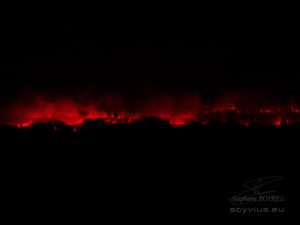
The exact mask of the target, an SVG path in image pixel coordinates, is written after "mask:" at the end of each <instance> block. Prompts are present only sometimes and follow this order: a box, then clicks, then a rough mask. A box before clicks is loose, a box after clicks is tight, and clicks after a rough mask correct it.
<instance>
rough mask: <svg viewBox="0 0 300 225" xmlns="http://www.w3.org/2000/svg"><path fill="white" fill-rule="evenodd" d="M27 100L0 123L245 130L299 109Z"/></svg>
mask: <svg viewBox="0 0 300 225" xmlns="http://www.w3.org/2000/svg"><path fill="white" fill-rule="evenodd" d="M29 99H30V102H29V103H24V102H23V101H16V102H14V103H12V104H11V105H10V106H8V107H7V108H6V109H5V111H4V112H2V115H1V119H0V122H1V123H6V124H10V125H15V126H18V127H26V126H29V125H30V124H32V123H35V122H48V121H54V120H59V121H62V122H65V123H66V124H69V125H75V124H80V123H82V122H83V121H84V120H85V119H95V118H103V119H104V120H105V121H106V122H110V123H116V122H122V123H130V122H132V121H134V120H137V119H140V118H141V117H143V116H155V117H158V118H161V119H164V120H169V122H170V124H172V125H173V126H178V125H182V124H186V123H189V122H192V121H194V122H202V123H203V124H205V123H208V122H209V121H211V120H217V121H220V122H226V121H229V120H230V122H238V123H240V124H244V125H246V126H248V125H249V124H250V123H251V122H254V123H261V124H266V125H280V122H281V119H282V118H283V117H285V118H286V120H288V121H289V122H298V121H300V107H299V105H296V104H290V105H289V106H282V105H280V106H279V105H276V104H267V103H265V106H263V104H261V103H260V104H257V105H256V104H254V103H253V102H251V101H249V100H247V99H246V100H244V99H243V98H241V99H238V98H237V97H236V96H234V97H232V96H226V97H223V98H219V99H217V100H216V101H214V102H213V103H207V102H203V101H202V100H201V98H200V97H199V96H197V95H181V96H180V97H172V96H171V97H170V96H161V97H159V98H153V99H150V100H146V101H145V102H138V103H135V104H132V105H130V104H129V105H126V104H125V103H124V102H125V101H124V102H123V100H122V98H121V97H120V96H109V97H102V98H99V99H97V100H95V99H88V100H84V101H76V100H74V98H71V97H59V98H54V99H51V100H49V99H47V98H45V97H44V96H42V95H38V94H36V95H33V96H30V98H29ZM74 129H75V128H74ZM75 130H76V129H75Z"/></svg>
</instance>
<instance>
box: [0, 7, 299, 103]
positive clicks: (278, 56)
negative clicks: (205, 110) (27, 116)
mask: <svg viewBox="0 0 300 225" xmlns="http://www.w3.org/2000/svg"><path fill="white" fill-rule="evenodd" d="M92 8H93V7H91V8H87V10H82V11H80V10H78V9H77V10H72V9H69V10H67V11H64V9H61V10H58V11H59V12H56V11H52V10H49V11H42V10H41V11H38V10H34V11H35V12H38V14H36V13H34V14H31V13H29V12H27V13H26V12H25V15H24V14H18V15H17V16H13V15H10V16H7V17H5V18H4V19H3V20H2V22H1V23H2V28H1V30H2V32H1V33H2V35H1V39H2V40H1V43H0V44H1V53H0V73H1V99H10V98H14V97H15V96H17V95H19V94H20V93H22V92H26V91H28V90H37V91H44V90H47V91H50V92H57V93H72V92H78V91H81V90H85V89H92V90H94V91H95V92H99V93H102V92H106V91H116V92H118V93H121V94H124V95H129V96H130V95H137V94H139V93H142V92H147V93H149V92H153V93H156V92H165V91H172V92H196V93H197V92H198V93H200V94H201V95H202V96H203V97H204V98H214V97H215V96H218V95H220V94H222V92H223V91H224V90H234V89H242V90H247V91H249V92H251V91H253V90H257V89H259V90H266V91H268V92H271V94H274V95H277V96H281V98H282V99H285V98H286V96H290V95H293V96H296V97H298V95H299V91H298V84H299V80H300V79H299V76H298V73H299V71H298V70H299V69H298V61H299V56H298V53H297V52H299V44H298V36H297V35H296V33H297V32H296V27H295V25H294V24H295V18H294V15H293V13H289V15H288V14H286V13H285V14H283V13H282V12H278V11H272V10H269V11H266V10H261V12H256V11H252V10H248V11H246V10H245V9H244V8H242V10H232V11H227V10H225V9H224V10H222V9H219V10H214V9H213V10H211V11H207V10H205V9H202V8H201V10H200V8H194V7H190V8H187V9H184V10H183V9H182V11H180V9H177V10H171V9H169V10H164V9H160V7H158V8H155V7H154V9H158V11H159V12H158V13H157V11H154V9H152V8H145V7H144V8H142V9H135V8H132V7H131V6H127V8H126V9H125V8H124V9H123V10H122V9H118V10H117V9H114V8H110V9H106V8H105V7H102V8H101V10H100V8H96V9H92ZM98 9H99V10H98ZM258 11H260V10H258ZM295 16H296V15H295Z"/></svg>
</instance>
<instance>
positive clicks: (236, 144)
mask: <svg viewBox="0 0 300 225" xmlns="http://www.w3.org/2000/svg"><path fill="white" fill-rule="evenodd" d="M299 131H300V129H299V126H298V125H297V124H294V125H284V126H260V125H251V126H249V127H245V126H240V125H237V124H218V123H211V124H209V125H205V126H204V125H201V124H188V125H184V126H179V127H175V128H174V127H172V126H170V125H169V124H168V123H165V122H164V121H160V120H156V119H153V118H152V119H148V120H144V121H137V122H135V123H133V124H115V125H112V124H105V123H102V121H101V120H89V121H85V123H84V124H83V125H81V126H79V127H76V128H74V127H71V126H67V125H65V124H63V123H59V122H52V123H45V124H34V125H31V126H30V127H25V128H16V127H10V126H4V125H2V126H1V137H2V143H3V145H2V147H1V161H2V163H1V164H2V186H3V187H4V191H3V192H2V193H3V196H4V197H5V198H7V199H8V201H7V202H8V203H7V206H6V208H7V209H8V208H10V207H16V206H17V207H18V208H20V209H21V211H23V212H24V213H22V214H20V216H21V217H31V216H33V218H35V219H36V218H38V216H43V218H49V220H53V221H58V220H57V219H55V218H56V216H57V215H63V216H64V218H66V221H68V218H73V219H74V218H76V220H77V219H78V221H83V222H85V223H86V222H87V221H88V220H90V219H95V218H96V219H98V220H100V221H104V218H107V219H109V220H110V221H111V222H114V221H124V222H125V221H130V222H132V223H134V222H137V223H139V224H144V223H145V222H151V223H159V222H163V223H164V222H180V223H183V224H190V223H191V222H192V221H194V222H198V223H199V222H204V217H208V218H209V219H210V220H215V219H219V218H224V219H244V218H245V217H248V216H250V217H256V216H259V218H267V219H269V218H276V220H279V219H283V218H286V217H288V216H292V215H294V214H295V213H296V210H297V208H299V207H297V199H298V197H297V196H298V194H297V191H298V185H297V183H298V182H297V180H298V179H299V176H298V167H299V166H298V165H299V157H298V151H299ZM265 177H280V178H282V180H280V181H278V182H275V183H273V184H271V186H268V185H265V181H264V180H263V179H262V180H260V181H259V182H260V183H259V182H257V181H255V182H256V183H257V184H256V185H254V187H255V188H253V189H251V190H250V192H251V193H252V194H253V193H254V194H257V195H260V194H259V193H262V192H263V191H270V190H272V191H276V194H277V195H281V196H284V197H285V199H284V201H283V202H277V203H274V202H267V203H266V202H255V203H252V204H251V205H250V206H251V207H253V208H258V209H261V208H264V209H265V208H266V207H268V208H280V209H282V208H284V213H278V212H277V213H274V212H268V213H267V212H264V213H262V212H256V213H250V212H246V213H239V212H230V210H232V209H231V208H232V207H236V206H233V205H232V203H231V201H230V200H229V199H230V198H231V197H232V196H233V195H236V194H237V193H240V192H242V191H244V190H246V189H245V187H243V184H245V183H246V182H249V181H252V180H255V179H258V178H265ZM269 185H270V184H269ZM247 190H249V189H247ZM250 206H249V207H250ZM237 207H239V208H241V207H244V205H242V206H237ZM262 216H263V217H262Z"/></svg>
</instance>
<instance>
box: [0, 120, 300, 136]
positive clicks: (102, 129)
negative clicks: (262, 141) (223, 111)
mask: <svg viewBox="0 0 300 225" xmlns="http://www.w3.org/2000/svg"><path fill="white" fill-rule="evenodd" d="M284 128H285V129H287V128H290V129H300V123H293V124H288V123H287V122H286V120H285V119H284V118H283V119H282V121H281V125H280V126H279V125H263V124H258V123H250V124H249V125H248V126H246V125H243V124H239V123H237V122H219V121H216V120H211V121H210V122H209V123H207V124H202V123H200V122H191V123H187V124H183V125H178V126H172V125H171V123H170V122H169V121H168V120H163V119H160V118H157V117H143V118H141V119H139V120H135V121H133V122H131V123H122V122H117V123H109V122H105V120H104V119H102V118H98V119H86V120H85V121H84V122H83V123H81V124H77V125H73V126H71V125H67V124H65V123H64V122H61V121H51V122H47V123H40V122H37V123H34V124H31V125H30V126H26V127H17V126H9V125H3V124H1V125H0V133H1V136H6V135H8V136H81V135H97V134H102V133H109V132H123V131H124V132H125V131H153V132H155V131H159V132H161V131H166V130H169V131H197V130H199V131H203V130H216V131H217V130H222V129H238V130H241V129H242V130H245V129H248V130H251V129H269V130H270V129H271V130H279V129H284Z"/></svg>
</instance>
